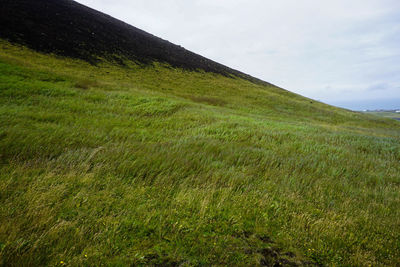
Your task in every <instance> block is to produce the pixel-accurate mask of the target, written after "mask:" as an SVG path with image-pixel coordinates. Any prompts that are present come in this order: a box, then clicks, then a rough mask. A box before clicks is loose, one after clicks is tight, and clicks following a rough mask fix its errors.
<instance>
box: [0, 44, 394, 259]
mask: <svg viewBox="0 0 400 267" xmlns="http://www.w3.org/2000/svg"><path fill="white" fill-rule="evenodd" d="M126 64H127V66H126V67H119V66H115V65H112V64H108V63H103V64H102V65H99V66H92V65H89V64H87V63H85V62H82V61H78V60H72V59H65V58H59V57H55V56H51V55H43V54H39V53H35V52H32V51H30V50H28V49H25V48H22V47H16V46H12V45H10V44H8V43H6V42H1V43H0V201H1V202H0V203H1V206H0V265H13V266H23V265H31V266H40V265H50V266H54V265H68V266H77V265H86V266H98V265H113V266H125V265H157V264H161V265H164V266H168V265H171V266H172V265H174V264H182V265H183V266H198V265H227V266H245V265H248V266H254V265H259V264H261V263H262V262H263V260H264V261H266V260H268V256H270V255H268V253H266V252H265V251H268V249H269V248H272V250H274V251H277V252H278V253H279V257H280V258H285V257H286V258H291V259H290V260H291V261H293V262H298V263H304V262H310V261H311V262H314V263H319V264H322V265H345V266H346V265H347V266H349V265H352V266H368V265H372V266H377V265H387V266H394V265H396V264H398V263H399V260H400V241H399V240H400V220H399V218H400V164H399V161H400V123H399V122H397V121H395V120H390V119H381V118H378V117H376V116H372V115H365V114H361V113H356V112H350V111H346V110H342V109H339V108H335V107H331V106H328V105H325V104H322V103H319V102H316V101H312V100H310V99H307V98H303V97H301V96H298V95H295V94H292V93H290V92H287V91H284V90H282V89H279V88H276V87H272V86H270V87H268V86H262V85H256V84H253V83H250V82H248V81H245V80H241V79H232V78H228V77H222V76H219V75H215V74H210V73H204V72H188V71H183V70H179V69H173V68H170V67H168V66H165V65H163V64H155V65H153V66H138V65H135V64H133V63H130V62H126ZM286 252H290V254H292V253H293V255H290V254H287V253H286Z"/></svg>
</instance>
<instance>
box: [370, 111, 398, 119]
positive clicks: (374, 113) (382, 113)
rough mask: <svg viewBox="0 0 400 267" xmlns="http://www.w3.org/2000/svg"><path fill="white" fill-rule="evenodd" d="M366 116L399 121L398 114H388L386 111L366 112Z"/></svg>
mask: <svg viewBox="0 0 400 267" xmlns="http://www.w3.org/2000/svg"><path fill="white" fill-rule="evenodd" d="M365 113H366V114H372V115H376V116H380V117H384V118H391V119H400V113H396V112H388V111H367V112H365Z"/></svg>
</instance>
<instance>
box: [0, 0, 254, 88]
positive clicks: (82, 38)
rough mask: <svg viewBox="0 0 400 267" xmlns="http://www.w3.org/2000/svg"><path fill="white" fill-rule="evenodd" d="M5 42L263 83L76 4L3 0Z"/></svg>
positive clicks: (0, 22)
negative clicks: (163, 64)
mask: <svg viewBox="0 0 400 267" xmlns="http://www.w3.org/2000/svg"><path fill="white" fill-rule="evenodd" d="M0 38H2V39H6V40H9V41H11V42H14V43H20V44H23V45H26V46H28V47H30V48H32V49H34V50H37V51H40V52H46V53H55V54H58V55H62V56H67V57H73V58H79V59H83V60H86V61H89V62H91V63H96V62H97V61H98V60H99V58H105V59H107V60H112V61H117V62H122V61H121V59H130V60H134V61H136V62H139V63H144V64H147V63H151V62H154V61H158V62H165V63H168V64H170V65H171V66H174V67H180V68H184V69H188V70H196V69H201V70H204V71H207V72H214V73H219V74H222V75H228V76H229V75H234V76H238V77H242V78H245V79H247V80H250V81H253V82H262V81H260V80H258V79H256V78H253V77H251V76H249V75H246V74H243V73H241V72H239V71H236V70H233V69H230V68H228V67H226V66H224V65H221V64H218V63H216V62H214V61H212V60H209V59H207V58H205V57H202V56H200V55H197V54H195V53H192V52H190V51H188V50H186V49H184V48H182V47H180V46H177V45H174V44H172V43H170V42H168V41H165V40H163V39H160V38H158V37H156V36H154V35H151V34H149V33H147V32H144V31H142V30H140V29H138V28H135V27H133V26H130V25H128V24H126V23H124V22H122V21H120V20H117V19H115V18H113V17H111V16H108V15H106V14H104V13H101V12H98V11H96V10H93V9H91V8H88V7H86V6H84V5H81V4H79V3H77V2H75V1H72V0H0Z"/></svg>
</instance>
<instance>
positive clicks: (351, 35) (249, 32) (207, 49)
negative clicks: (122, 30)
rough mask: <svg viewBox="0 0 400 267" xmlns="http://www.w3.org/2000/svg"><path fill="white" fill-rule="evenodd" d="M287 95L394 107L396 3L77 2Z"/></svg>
mask: <svg viewBox="0 0 400 267" xmlns="http://www.w3.org/2000/svg"><path fill="white" fill-rule="evenodd" d="M78 2H80V3H82V4H85V5H87V6H90V7H92V8H94V9H97V10H100V11H102V12H104V13H107V14H109V15H112V16H113V17H116V18H118V19H121V20H123V21H125V22H127V23H129V24H131V25H133V26H135V27H138V28H140V29H142V30H145V31H147V32H150V33H152V34H154V35H157V36H158V37H161V38H163V39H166V40H168V41H170V42H173V43H175V44H179V45H181V46H183V47H185V48H186V49H188V50H191V51H193V52H196V53H198V54H201V55H203V56H205V57H208V58H210V59H213V60H215V61H217V62H219V63H222V64H225V65H227V66H229V67H232V68H235V69H238V70H240V71H243V72H245V73H248V74H250V75H252V76H255V77H257V78H260V79H263V80H265V81H268V82H271V83H273V84H276V85H278V86H280V87H283V88H285V89H288V90H289V91H292V92H296V93H298V94H301V95H304V96H307V97H310V98H313V99H316V100H320V101H323V102H325V103H329V104H333V105H338V106H342V107H346V108H350V109H357V110H362V109H376V108H400V0H331V1H317V0H279V1H276V0H190V1H188V0H78Z"/></svg>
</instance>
